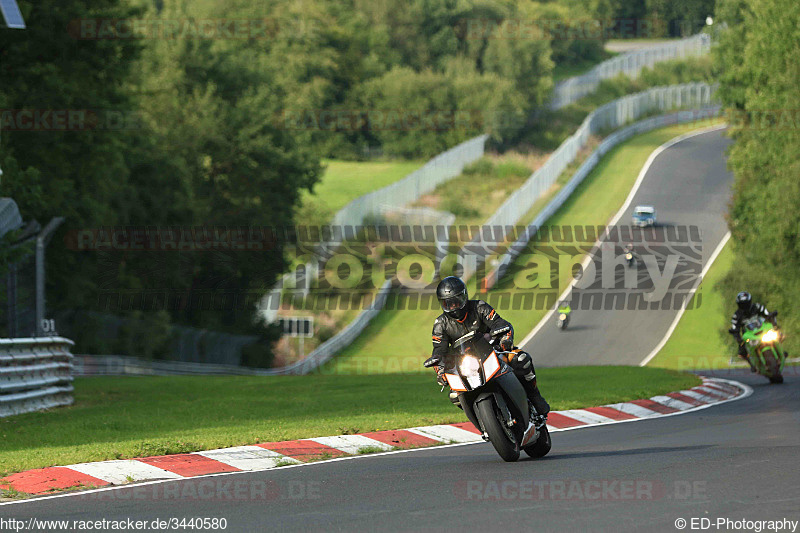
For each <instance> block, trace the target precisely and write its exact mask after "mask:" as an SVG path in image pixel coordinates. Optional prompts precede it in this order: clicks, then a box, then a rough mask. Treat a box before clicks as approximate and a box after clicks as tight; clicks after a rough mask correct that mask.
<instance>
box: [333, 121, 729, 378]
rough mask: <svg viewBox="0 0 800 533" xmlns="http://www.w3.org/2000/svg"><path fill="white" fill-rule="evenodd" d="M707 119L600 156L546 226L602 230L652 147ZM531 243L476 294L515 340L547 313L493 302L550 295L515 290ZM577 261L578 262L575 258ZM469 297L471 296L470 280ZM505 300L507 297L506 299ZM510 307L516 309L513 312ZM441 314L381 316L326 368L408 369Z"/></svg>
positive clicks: (562, 283)
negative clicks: (509, 328)
mask: <svg viewBox="0 0 800 533" xmlns="http://www.w3.org/2000/svg"><path fill="white" fill-rule="evenodd" d="M712 123H714V121H713V120H707V121H701V122H697V123H692V124H683V125H680V124H679V125H674V126H668V127H666V128H661V129H658V130H654V131H651V132H648V133H645V134H642V135H638V136H636V137H633V138H631V139H629V140H627V141H626V142H624V143H622V144H620V145H619V146H617V147H616V148H614V149H613V150H611V152H609V153H608V154H606V156H605V157H603V159H602V160H601V161H600V163H599V164H598V165H597V166H596V167H595V169H594V171H592V172H591V173H590V174H589V176H587V177H586V179H585V180H584V181H583V183H581V185H580V187H578V188H577V190H576V191H575V192H574V193H573V194H572V196H571V197H570V198H569V199H568V200H567V201H566V202H565V203H564V205H563V206H562V207H561V209H559V210H558V211H557V212H556V213H555V215H553V216H552V217H551V218H550V220H548V224H550V225H589V226H590V225H594V226H597V225H602V224H606V223H607V222H608V221H609V219H610V218H611V217H612V216H613V215H614V214H615V213H616V212H617V211H618V210H619V208H620V207H621V206H622V204H623V202H624V201H625V199H626V198H627V196H628V193H629V192H630V190H631V188H632V187H633V184H634V182H635V181H636V177H637V176H638V174H639V171H640V170H641V168H642V166H643V165H644V163H645V161H647V158H648V157H649V156H650V154H651V153H652V152H653V150H655V149H656V148H657V147H658V146H660V145H661V144H663V143H665V142H666V141H668V140H669V139H672V138H673V137H676V136H678V135H681V134H683V133H687V132H689V131H691V130H693V129H698V128H703V127H707V126H709V125H710V124H712ZM536 250H537V249H536V244H535V243H531V245H529V247H528V250H526V251H525V252H523V254H522V255H521V256H520V257H519V259H518V260H517V261H516V262H515V263H514V264H513V266H512V268H510V269H509V272H510V274H509V275H506V276H505V277H504V278H503V279H502V280H500V283H498V285H497V287H496V289H494V290H492V291H490V292H489V293H488V294H483V295H478V297H481V298H483V299H487V300H489V301H490V303H493V304H495V307H496V308H497V310H498V312H499V313H500V314H501V315H502V316H503V317H504V318H506V319H507V320H509V321H511V323H512V324H514V328H515V329H516V331H517V334H518V338H519V339H520V340H521V339H522V337H523V336H524V335H526V334H527V332H528V331H530V330H531V329H533V327H534V326H535V325H536V323H537V322H539V320H541V318H542V317H543V316H544V315H545V313H546V312H547V309H533V310H530V309H527V310H526V309H519V308H518V307H519V306H512V305H510V302H506V303H503V301H502V300H496V299H495V297H499V296H502V295H503V294H510V295H512V296H513V295H516V294H522V293H533V297H534V299H535V298H537V297H538V296H539V295H541V294H545V293H552V292H553V289H552V288H550V289H548V288H538V289H521V288H520V287H523V286H524V285H525V279H524V275H525V274H524V272H525V269H526V266H527V265H526V263H527V260H528V259H527V258H528V257H529V255H530V254H535V253H536ZM575 259H576V260H577V261H578V262H580V259H581V257H576V258H575ZM570 279H571V272H570V271H569V270H567V271H565V272H560V275H559V278H558V279H557V280H553V286H554V287H558V288H559V290H558V293H559V294H560V293H561V291H562V290H563V289H564V288H566V286H567V284H568V283H569V281H570ZM470 294H472V295H474V294H475V292H474V280H473V283H472V284H471V290H470ZM509 299H511V298H509ZM514 307H517V309H515V308H514ZM440 312H441V311H440V310H439V308H438V307H436V308H434V309H414V310H410V309H393V310H384V311H382V312H381V313H380V314H379V315H378V316H377V317H376V318H375V319H373V321H372V322H371V323H370V324H369V326H367V328H366V330H365V331H364V333H362V334H361V335H360V336H359V337H358V338H357V339H356V340H355V341H354V342H353V343H352V344H351V345H350V346H349V347H347V348H345V349H344V350H343V351H342V353H341V354H339V355H338V356H337V357H336V358H335V359H334V360H333V361H331V363H329V366H331V367H333V368H335V369H336V371H338V372H359V373H360V372H370V373H382V372H387V371H388V372H393V371H403V370H405V371H410V370H414V369H415V366H416V365H419V364H420V361H422V360H423V359H424V357H426V356H427V354H429V353H430V350H431V341H430V332H431V328H432V327H433V321H434V319H435V318H436V317H437V316H438V315H439V313H440Z"/></svg>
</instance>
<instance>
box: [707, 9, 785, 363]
mask: <svg viewBox="0 0 800 533" xmlns="http://www.w3.org/2000/svg"><path fill="white" fill-rule="evenodd" d="M718 18H720V19H722V20H723V21H724V22H726V23H727V24H728V29H727V31H725V32H723V33H722V35H721V36H720V43H719V46H717V47H716V50H715V53H716V56H717V57H716V59H717V61H718V64H719V65H720V69H721V72H720V82H721V87H720V94H721V95H722V96H723V98H724V102H725V104H726V106H727V107H728V108H729V111H730V117H731V120H730V121H731V124H732V128H731V133H732V136H733V138H734V140H735V142H734V144H733V147H732V148H731V151H730V159H729V165H730V168H731V169H732V170H733V172H734V175H735V178H736V179H735V184H734V196H733V202H732V204H731V212H730V218H729V226H730V229H731V232H732V233H733V244H734V248H733V249H734V253H735V257H736V260H735V265H736V268H734V269H733V270H732V271H731V272H730V274H729V275H728V276H727V278H726V280H725V284H724V285H725V288H726V289H727V291H728V293H729V294H730V298H731V300H730V301H731V302H732V299H733V295H734V294H735V292H736V291H738V290H745V289H746V290H749V291H750V292H752V293H753V295H754V298H755V299H756V300H758V301H761V302H762V303H764V304H765V305H766V306H767V307H768V308H769V309H773V308H776V309H778V310H779V311H780V313H781V316H780V317H779V321H780V322H782V323H783V325H784V327H785V328H786V329H787V330H788V332H789V335H788V336H787V343H786V344H787V347H788V350H789V351H790V353H791V352H792V351H795V350H796V347H797V346H800V344H798V342H797V339H796V337H797V334H798V333H800V302H798V299H797V296H798V294H800V274H798V268H797V265H798V264H800V244H799V243H798V240H799V239H800V214H799V213H798V211H797V209H796V208H795V206H796V205H798V203H800V180H798V176H800V131H798V121H797V111H796V109H797V102H798V100H800V63H798V61H797V58H798V54H800V4H798V3H797V2H796V1H794V0H762V1H759V2H744V1H742V0H724V1H721V2H720V5H719V10H718ZM732 311H733V309H731V312H732Z"/></svg>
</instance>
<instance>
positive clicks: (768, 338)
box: [761, 329, 778, 343]
mask: <svg viewBox="0 0 800 533" xmlns="http://www.w3.org/2000/svg"><path fill="white" fill-rule="evenodd" d="M776 340H778V332H777V331H775V330H774V329H771V330H769V331H768V332H766V333H764V336H763V337H761V342H763V343H768V342H775V341H776Z"/></svg>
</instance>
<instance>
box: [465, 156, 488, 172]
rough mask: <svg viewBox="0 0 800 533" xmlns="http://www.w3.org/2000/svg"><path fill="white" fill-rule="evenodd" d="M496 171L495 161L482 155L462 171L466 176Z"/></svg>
mask: <svg viewBox="0 0 800 533" xmlns="http://www.w3.org/2000/svg"><path fill="white" fill-rule="evenodd" d="M493 172H494V163H492V161H491V160H489V159H488V158H486V157H482V158H480V159H478V160H477V161H474V162H472V163H470V164H469V165H467V166H465V167H464V170H462V171H461V173H462V174H464V175H466V176H474V175H476V174H483V175H490V174H492V173H493Z"/></svg>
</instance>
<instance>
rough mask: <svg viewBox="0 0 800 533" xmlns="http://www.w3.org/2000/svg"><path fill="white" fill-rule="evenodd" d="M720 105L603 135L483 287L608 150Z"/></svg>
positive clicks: (493, 280)
mask: <svg viewBox="0 0 800 533" xmlns="http://www.w3.org/2000/svg"><path fill="white" fill-rule="evenodd" d="M719 110H720V106H719V105H710V106H705V107H703V108H701V109H698V110H690V111H677V112H675V113H670V114H667V115H660V116H657V117H651V118H647V119H645V120H641V121H639V122H636V123H635V124H631V125H630V126H627V127H625V128H623V129H621V130H619V131H617V132H615V133H613V134H611V135H609V136H608V137H606V138H605V139H604V140H603V142H602V143H600V145H599V146H598V147H597V148H596V149H595V151H594V152H592V154H591V155H590V156H589V157H588V158H586V161H584V162H583V164H582V165H581V166H580V168H578V170H577V171H576V172H575V174H574V175H573V176H572V178H570V180H569V182H567V184H566V185H565V186H564V187H563V188H562V189H561V190H560V191H558V194H556V196H555V197H554V198H553V199H552V200H550V202H549V203H548V204H547V205H546V206H545V207H544V209H542V210H541V211H540V212H539V213H538V214H537V215H536V218H535V219H534V220H533V221H532V222H531V223H530V224H529V225H528V226H527V229H526V231H524V232H523V234H522V235H521V236H520V238H519V239H517V241H516V242H515V243H514V244H512V245H511V246H510V247H509V249H508V251H507V252H506V253H505V254H504V255H503V256H502V257H501V258H500V260H499V262H498V264H497V266H496V267H495V268H494V269H493V270H492V271H491V272H490V273H489V274H488V275H487V276H486V278H484V280H483V283H482V287H484V288H485V289H490V288H492V287H493V286H494V285H495V284H496V283H497V281H498V280H499V279H501V278H502V277H503V274H505V271H506V269H507V268H508V266H509V265H510V264H511V263H512V262H513V261H514V260H515V259H516V258H517V256H519V254H520V253H521V252H522V251H523V250H524V249H525V248H526V247H527V245H528V241H529V240H530V237H532V236H533V235H535V234H536V231H537V229H538V228H539V227H541V226H542V225H543V224H544V223H545V222H546V221H547V219H548V218H550V217H551V216H552V215H553V214H554V213H555V212H556V211H558V209H559V208H560V207H561V206H562V205H563V204H564V202H565V201H566V200H567V198H569V196H570V195H571V194H572V193H573V192H574V191H575V189H576V188H577V187H578V185H580V184H581V182H582V181H583V180H584V179H585V178H586V176H588V175H589V173H590V172H591V171H592V169H594V167H595V166H597V164H598V163H599V162H600V159H601V158H602V157H603V155H605V154H606V153H607V152H608V151H609V150H611V149H612V148H613V147H614V146H616V145H618V144H619V143H621V142H623V141H625V140H626V139H628V138H630V137H632V136H633V135H637V134H639V133H644V132H647V131H650V130H654V129H656V128H661V127H663V126H669V125H671V124H681V123H686V122H692V121H694V120H697V118H698V115H700V116H704V117H710V116H714V115H716V114H717V113H719Z"/></svg>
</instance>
